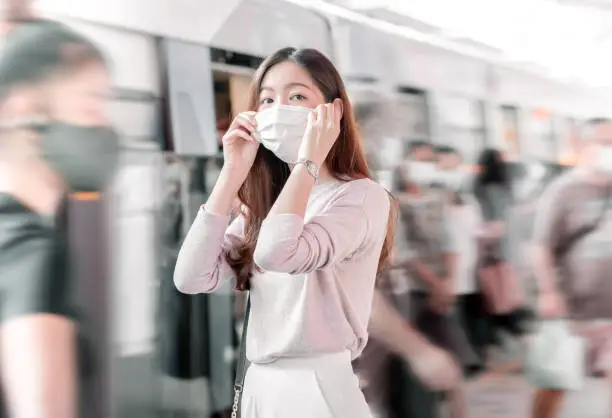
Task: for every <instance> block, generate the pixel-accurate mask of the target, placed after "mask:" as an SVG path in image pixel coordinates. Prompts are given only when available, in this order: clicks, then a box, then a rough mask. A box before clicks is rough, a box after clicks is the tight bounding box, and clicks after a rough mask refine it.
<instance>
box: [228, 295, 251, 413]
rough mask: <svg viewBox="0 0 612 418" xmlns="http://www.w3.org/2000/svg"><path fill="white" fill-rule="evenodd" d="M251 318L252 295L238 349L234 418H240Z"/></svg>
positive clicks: (233, 407) (247, 304)
mask: <svg viewBox="0 0 612 418" xmlns="http://www.w3.org/2000/svg"><path fill="white" fill-rule="evenodd" d="M250 316H251V295H250V294H247V303H246V308H245V309H244V320H243V322H242V324H243V325H242V335H241V336H240V346H239V347H240V348H239V349H238V361H237V363H236V377H235V378H234V403H233V404H232V414H231V417H232V418H240V415H241V403H242V393H243V388H244V378H245V377H246V371H247V367H248V364H247V363H248V362H247V358H246V332H247V329H248V326H249V317H250Z"/></svg>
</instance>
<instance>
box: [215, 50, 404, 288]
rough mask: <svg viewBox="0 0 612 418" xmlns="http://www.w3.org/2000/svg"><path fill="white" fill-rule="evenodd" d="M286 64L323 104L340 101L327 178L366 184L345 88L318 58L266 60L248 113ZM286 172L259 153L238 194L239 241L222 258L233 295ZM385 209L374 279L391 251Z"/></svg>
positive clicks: (293, 55) (246, 281) (300, 55)
mask: <svg viewBox="0 0 612 418" xmlns="http://www.w3.org/2000/svg"><path fill="white" fill-rule="evenodd" d="M286 61H290V62H293V63H295V64H297V65H298V66H300V68H302V69H303V70H304V71H306V72H307V73H308V74H309V75H310V77H311V78H312V80H313V82H314V83H315V84H316V86H317V87H318V88H319V89H320V90H321V92H322V93H323V96H324V97H325V100H326V102H327V103H331V102H333V100H334V99H337V98H339V99H341V100H342V104H343V106H344V113H343V116H342V120H341V122H340V136H339V137H338V140H337V141H336V143H335V144H334V145H333V147H332V149H331V150H330V152H329V154H328V156H327V159H326V160H325V165H326V167H327V169H328V170H329V172H330V174H331V175H332V176H333V177H334V178H336V179H338V180H346V179H363V178H370V179H371V178H372V176H371V174H370V170H369V169H368V166H367V164H366V160H365V156H364V153H363V149H362V147H361V138H360V136H359V132H358V129H357V124H356V122H355V116H354V115H353V109H352V107H351V103H350V101H349V98H348V95H347V92H346V88H345V87H344V83H343V81H342V78H341V77H340V74H339V73H338V71H337V70H336V68H335V67H334V65H333V64H332V63H331V61H329V60H328V59H327V58H326V57H325V56H324V55H323V54H322V53H320V52H319V51H317V50H314V49H295V48H283V49H281V50H279V51H277V52H276V53H274V54H272V55H271V56H269V57H268V58H267V59H266V60H265V61H264V62H263V63H262V64H261V66H260V67H259V69H258V70H257V72H256V73H255V76H254V77H253V82H252V84H251V91H250V98H249V110H254V111H256V110H257V108H258V104H259V95H260V93H261V83H262V81H263V79H264V77H265V76H266V74H267V73H268V71H269V70H270V69H271V68H272V67H274V66H275V65H277V64H280V63H283V62H286ZM289 174H290V171H289V166H288V165H287V164H286V163H284V162H283V161H281V160H280V159H278V158H277V157H276V156H275V155H274V154H273V153H272V152H270V151H268V150H267V149H266V148H264V147H259V150H258V151H257V156H256V157H255V162H254V163H253V167H252V168H251V171H250V172H249V174H248V176H247V178H246V181H245V182H244V183H243V185H242V187H241V188H240V190H239V191H238V198H239V199H240V202H241V203H242V205H243V208H242V209H241V211H240V212H241V215H242V216H243V217H244V221H245V222H244V223H245V225H244V238H243V239H242V241H241V243H240V244H239V245H238V246H236V247H234V249H233V251H231V252H228V253H227V254H226V255H225V256H226V259H227V261H228V263H229V264H230V266H231V267H232V268H233V269H234V271H235V273H236V277H237V283H236V289H238V290H247V289H249V288H250V278H251V276H252V272H253V270H254V268H255V266H254V263H253V252H254V251H255V246H256V244H257V237H258V235H259V229H260V227H261V224H262V222H263V220H264V219H265V217H266V216H267V215H268V212H269V211H270V209H271V208H272V205H273V204H274V202H275V201H276V199H277V198H278V196H279V194H280V192H281V190H282V189H283V186H284V185H285V182H286V181H287V179H288V178H289ZM390 199H391V203H392V204H391V209H390V214H389V215H390V216H389V222H388V226H387V236H386V238H385V242H384V245H383V249H382V251H381V254H380V261H379V264H378V273H380V272H381V271H382V270H383V269H384V267H385V266H386V264H387V260H388V258H389V256H390V254H391V250H392V248H393V233H394V229H395V218H396V212H397V209H396V205H395V201H394V200H393V199H392V198H391V196H390Z"/></svg>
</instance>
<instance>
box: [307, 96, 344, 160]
mask: <svg viewBox="0 0 612 418" xmlns="http://www.w3.org/2000/svg"><path fill="white" fill-rule="evenodd" d="M341 120H342V100H340V99H336V100H334V101H333V103H327V104H323V105H319V106H317V108H316V109H315V111H314V112H311V113H310V115H309V117H308V127H307V128H306V132H305V134H304V139H303V141H302V144H301V146H300V151H299V154H298V156H299V159H305V160H310V161H312V162H313V163H315V164H317V165H318V166H321V164H323V162H324V161H325V158H327V154H328V153H329V151H330V150H331V147H332V146H333V145H334V143H335V142H336V140H337V139H338V136H339V135H340V121H341Z"/></svg>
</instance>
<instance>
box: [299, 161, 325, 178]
mask: <svg viewBox="0 0 612 418" xmlns="http://www.w3.org/2000/svg"><path fill="white" fill-rule="evenodd" d="M298 164H303V165H304V167H305V168H306V171H308V174H310V175H311V176H312V177H313V178H314V180H315V183H316V182H317V178H319V167H318V166H317V165H316V164H315V163H313V162H312V161H310V160H307V159H301V160H298V161H297V162H296V163H295V165H298Z"/></svg>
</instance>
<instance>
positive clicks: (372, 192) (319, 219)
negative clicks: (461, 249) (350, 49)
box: [174, 48, 393, 418]
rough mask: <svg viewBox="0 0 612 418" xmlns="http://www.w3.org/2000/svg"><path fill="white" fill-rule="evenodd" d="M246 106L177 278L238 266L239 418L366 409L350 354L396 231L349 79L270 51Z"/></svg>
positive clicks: (233, 271) (206, 276) (358, 348)
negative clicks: (243, 354) (242, 351)
mask: <svg viewBox="0 0 612 418" xmlns="http://www.w3.org/2000/svg"><path fill="white" fill-rule="evenodd" d="M249 103H250V109H251V110H250V111H248V112H245V113H241V114H239V115H238V116H237V117H236V118H235V119H234V121H233V122H232V126H231V127H230V129H229V131H228V133H227V134H226V135H225V136H224V137H223V152H224V158H225V162H224V166H223V169H222V171H221V174H220V175H219V178H218V180H217V183H216V185H215V187H214V188H213V190H212V192H211V194H210V197H209V198H208V201H207V202H206V204H205V205H204V206H202V209H201V210H200V212H199V213H198V215H197V218H196V220H195V221H194V223H193V225H192V226H191V229H190V230H189V232H188V234H187V237H186V238H185V242H184V243H183V246H182V248H181V251H180V254H179V257H178V261H177V265H176V269H175V274H174V281H175V284H176V286H177V288H178V289H179V290H181V291H182V292H185V293H202V292H212V291H214V290H215V289H216V288H217V287H219V286H220V285H221V284H222V282H223V281H225V280H228V279H230V278H232V277H233V278H235V279H236V288H237V289H238V290H250V292H251V306H252V308H251V319H250V323H249V325H248V327H247V330H246V342H247V357H248V359H249V361H250V362H251V365H250V367H249V369H248V371H247V375H246V380H245V387H244V392H243V398H242V417H243V418H255V417H266V418H268V417H270V418H273V417H294V418H315V417H316V418H323V417H353V418H361V417H364V418H365V417H368V416H369V412H368V406H367V404H366V402H365V400H364V397H363V394H362V393H361V391H360V389H359V384H358V380H357V378H356V377H355V375H354V373H353V370H352V367H351V360H352V359H355V358H356V357H358V356H359V355H360V353H361V352H362V350H363V348H364V346H365V344H366V342H367V338H368V336H367V331H366V330H367V326H368V321H369V317H370V310H371V306H372V295H373V291H374V282H375V279H376V276H377V275H378V272H379V271H380V270H381V268H382V267H383V266H384V264H385V262H386V260H387V257H388V255H389V252H390V249H391V246H392V242H393V240H392V238H391V229H392V222H391V220H390V215H389V212H390V210H391V208H392V206H391V205H390V199H389V196H388V194H387V193H386V191H385V190H384V189H383V188H382V187H381V186H379V185H378V184H376V183H375V182H374V181H372V180H371V179H370V173H369V172H368V168H367V166H366V163H365V160H364V156H363V152H362V149H361V145H360V140H359V136H358V134H357V129H356V126H355V121H354V116H353V113H352V109H351V104H350V102H349V100H348V97H347V93H346V90H345V87H344V84H343V82H342V80H341V78H340V75H339V74H338V72H337V70H336V69H335V68H334V66H333V64H332V63H331V62H330V61H329V60H328V59H327V58H325V57H324V56H323V55H322V54H321V53H319V52H317V51H315V50H311V49H302V50H296V49H293V48H286V49H282V50H280V51H278V52H276V53H275V54H273V55H272V56H270V57H269V58H268V59H267V60H266V61H265V62H264V63H263V64H262V65H261V67H260V68H259V70H258V71H257V73H256V75H255V77H254V80H253V84H252V91H251V97H250V102H249ZM236 196H238V197H239V199H240V202H241V203H242V206H241V210H240V215H239V216H238V217H237V218H236V219H235V220H234V221H232V222H231V224H229V226H228V223H229V219H230V213H231V212H232V205H233V202H234V199H235V197H236Z"/></svg>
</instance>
